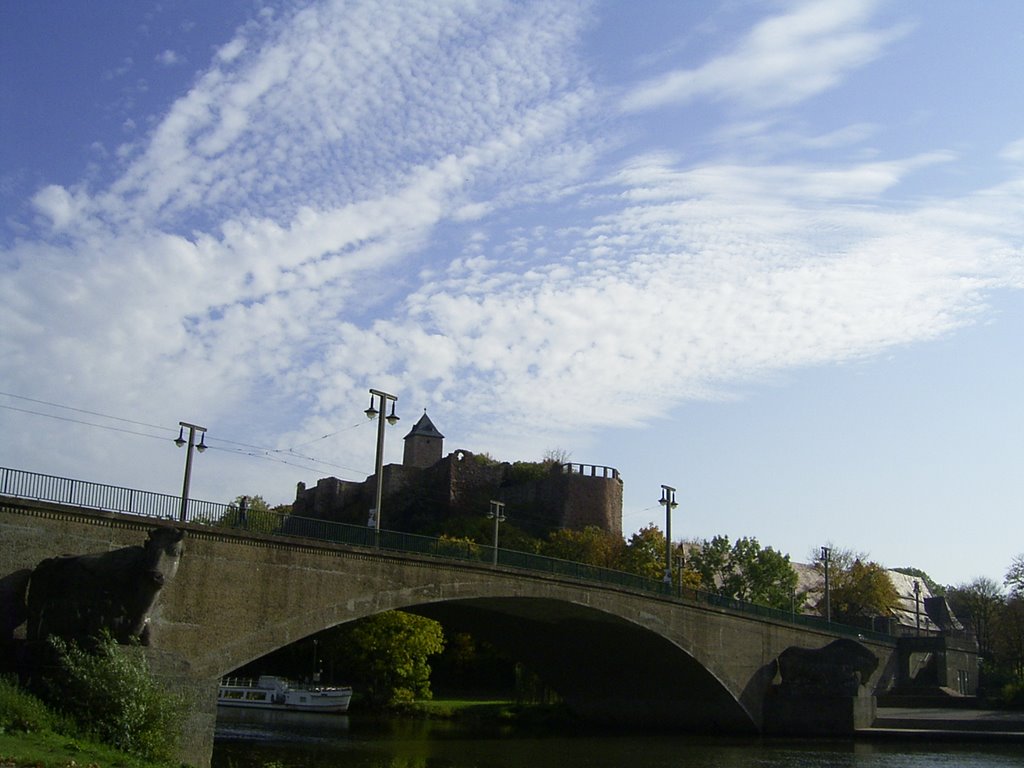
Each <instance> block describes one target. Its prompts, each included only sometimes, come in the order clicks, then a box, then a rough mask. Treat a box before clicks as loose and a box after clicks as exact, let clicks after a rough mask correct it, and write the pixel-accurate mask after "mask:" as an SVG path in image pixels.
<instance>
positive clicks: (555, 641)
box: [0, 499, 896, 765]
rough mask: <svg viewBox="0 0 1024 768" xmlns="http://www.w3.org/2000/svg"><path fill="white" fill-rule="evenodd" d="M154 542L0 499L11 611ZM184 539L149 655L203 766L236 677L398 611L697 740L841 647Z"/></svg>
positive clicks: (471, 574)
mask: <svg viewBox="0 0 1024 768" xmlns="http://www.w3.org/2000/svg"><path fill="white" fill-rule="evenodd" d="M165 524H168V525H171V524H172V523H170V522H166V523H165ZM153 526H154V521H153V520H152V519H145V518H139V517H134V516H129V515H122V514H115V513H103V512H96V511H92V510H82V509H77V508H71V507H62V506H59V505H53V504H46V503H40V502H26V501H24V500H14V499H0V589H5V591H6V593H7V597H8V603H9V604H10V596H11V592H12V589H11V587H12V585H13V584H14V583H15V582H16V581H17V578H18V574H19V573H24V571H25V569H31V568H33V567H34V566H35V565H36V564H37V563H39V562H40V561H41V560H43V559H44V558H46V557H52V556H53V555H57V554H62V553H75V554H78V553H87V552H96V551H103V550H108V549H116V548H119V547H124V546H130V545H134V544H139V543H140V542H141V541H143V540H144V539H145V538H146V535H147V532H148V531H149V530H151V529H152V528H153ZM178 527H183V528H185V529H186V532H187V536H186V539H185V549H184V554H183V555H182V557H181V561H180V565H179V567H178V571H177V574H176V576H175V577H174V578H173V580H172V581H171V582H170V583H169V584H168V585H167V586H166V587H165V588H164V589H163V591H162V592H161V593H160V596H159V598H158V602H157V604H156V606H155V608H154V610H153V612H152V621H151V638H152V641H151V646H150V648H149V650H148V654H149V658H150V663H151V665H152V667H153V669H154V671H156V672H157V674H158V675H160V676H161V677H163V678H165V679H166V680H168V681H169V682H171V683H172V684H173V685H174V686H176V687H178V688H180V689H182V690H184V691H186V693H187V694H188V695H189V697H190V700H191V701H192V708H193V711H192V714H191V716H190V719H189V722H187V723H186V724H185V732H186V734H187V735H188V737H187V743H186V745H185V746H184V748H183V755H182V757H183V759H185V760H186V761H187V762H190V763H192V764H195V765H206V764H208V762H209V756H210V752H211V749H212V739H213V727H214V722H215V718H216V690H217V681H218V679H219V678H220V677H221V676H223V675H225V674H226V673H228V672H230V671H232V670H234V669H236V668H238V667H239V666H241V665H243V664H245V663H246V662H249V661H251V660H253V659H256V658H259V657H260V656H263V655H264V654H266V653H269V652H270V651H273V650H275V649H277V648H280V647H283V646H285V645H288V644H290V643H293V642H295V641H297V640H300V639H302V638H304V637H307V636H309V635H311V634H313V633H315V632H318V631H320V630H323V629H326V628H329V627H332V626H335V625H338V624H342V623H344V622H348V621H352V620H355V619H359V618H362V617H364V616H368V615H371V614H374V613H378V612H382V611H387V610H391V609H397V608H401V609H406V610H410V611H413V612H415V613H419V614H421V615H424V616H429V617H433V618H437V619H439V620H442V621H443V622H445V623H446V624H447V625H449V626H455V627H458V628H460V629H465V630H467V631H470V632H472V633H473V634H475V635H476V636H478V637H481V638H484V639H486V640H488V641H489V642H491V643H493V644H494V645H495V646H496V647H498V648H499V649H502V650H504V651H506V652H507V653H508V654H509V655H510V656H511V657H512V658H516V659H519V660H521V661H523V662H524V663H526V664H527V665H528V666H529V667H530V668H531V669H534V670H536V671H537V672H538V673H539V674H540V676H541V677H542V678H543V679H544V680H545V681H546V682H548V683H549V684H550V685H551V686H552V688H553V689H555V690H557V691H558V692H559V694H560V695H561V696H562V697H563V698H564V700H565V701H566V702H567V703H568V704H569V705H570V706H571V707H572V708H573V709H574V710H575V711H577V712H578V713H579V714H581V715H582V716H584V717H587V718H591V719H594V720H607V721H609V722H615V723H621V724H642V725H645V726H662V727H668V728H678V729H691V730H692V729H702V730H721V731H733V732H749V733H756V732H759V731H760V730H761V729H762V727H763V725H764V717H765V711H764V708H765V707H764V702H765V697H766V694H767V692H768V689H769V687H770V686H771V684H772V681H773V679H774V678H775V676H776V664H775V660H776V658H777V657H778V655H779V654H780V653H781V652H782V651H783V650H784V649H786V648H788V647H790V646H803V647H809V648H814V647H821V646H824V645H826V644H828V643H829V642H830V641H832V640H834V639H836V637H838V636H839V635H838V634H836V632H835V631H830V629H829V627H827V626H825V625H821V626H815V627H808V626H801V625H797V624H793V623H790V622H788V621H786V620H784V618H780V617H778V615H777V614H776V617H775V618H772V617H768V616H760V615H757V614H754V613H744V612H741V611H737V610H730V609H727V608H723V607H715V606H712V605H709V604H707V603H702V602H699V601H696V600H687V599H682V598H679V597H677V596H668V595H654V594H651V593H644V592H640V591H637V590H631V589H627V588H624V587H621V586H612V585H606V584H605V585H603V584H597V583H593V582H586V581H581V580H577V579H573V578H568V577H562V576H552V575H546V574H541V573H535V572H527V571H522V570H516V569H512V568H504V567H497V568H496V567H494V566H492V565H491V564H489V563H477V562H472V563H467V562H460V561H454V560H443V559H439V558H435V557H430V556H423V555H410V554H400V553H394V552H388V551H384V550H377V549H373V548H361V547H352V546H345V545H332V544H328V543H321V542H316V541H312V540H298V539H288V538H284V537H277V536H253V535H249V534H245V533H242V532H236V531H232V530H225V529H217V528H210V527H204V526H199V525H192V524H188V525H184V526H178ZM0 594H2V593H0ZM15 613H16V611H15V610H14V609H12V608H10V605H9V606H8V610H6V611H5V612H4V620H5V622H6V624H7V625H6V626H4V627H2V628H0V629H2V630H3V632H4V633H5V635H6V636H7V637H8V638H9V637H10V636H11V635H12V634H16V632H17V630H16V629H15V628H14V625H15V623H16V622H17V618H18V617H17V616H15V615H14V614H15ZM12 616H13V619H12ZM832 629H833V630H834V629H838V628H835V627H833V628H832ZM0 639H3V637H0ZM862 642H863V643H864V644H865V645H866V646H867V647H869V648H870V650H871V651H872V652H873V653H875V654H876V655H877V656H878V658H879V659H880V664H879V665H878V668H877V670H876V671H875V672H874V674H873V676H872V678H871V680H870V681H866V684H867V686H868V688H869V690H870V689H878V688H885V687H888V685H889V683H890V681H891V680H892V678H893V676H894V675H895V665H896V660H895V641H894V640H893V641H887V640H885V639H883V638H875V639H870V640H863V639H862Z"/></svg>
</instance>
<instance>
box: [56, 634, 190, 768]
mask: <svg viewBox="0 0 1024 768" xmlns="http://www.w3.org/2000/svg"><path fill="white" fill-rule="evenodd" d="M49 643H50V645H51V646H52V648H53V650H54V652H55V654H56V658H57V663H56V667H55V668H54V669H52V670H51V672H50V673H49V674H48V675H47V679H46V680H45V685H44V689H45V690H46V692H47V693H46V698H47V700H48V702H49V703H50V705H51V706H52V707H54V708H55V709H57V710H58V711H61V712H63V713H64V714H66V715H67V716H68V717H70V718H71V719H72V720H74V721H75V723H76V724H77V725H78V727H79V728H80V729H81V730H82V731H84V732H87V733H89V734H92V735H94V736H95V737H96V738H98V739H99V740H100V741H102V742H104V743H106V744H109V745H110V746H112V747H115V748H117V749H119V750H122V751H124V752H128V753H131V754H134V755H138V756H139V757H143V758H145V759H148V760H155V761H168V760H170V759H172V758H173V757H174V755H175V753H176V751H177V745H178V734H179V733H180V722H181V716H182V714H183V710H184V707H183V702H182V700H181V698H180V697H178V696H175V695H172V694H170V693H168V692H167V691H165V690H164V689H163V688H162V687H161V686H160V684H159V683H158V682H157V681H156V680H155V679H154V678H153V676H152V675H151V674H150V672H149V666H148V664H147V663H146V658H145V656H144V655H143V651H142V649H141V648H139V647H138V646H135V647H131V646H120V645H118V644H117V643H116V642H114V640H113V638H111V637H110V635H109V634H105V635H104V636H102V637H101V638H99V639H98V640H96V641H95V643H94V644H90V647H89V649H88V650H86V649H84V648H83V647H81V646H79V645H78V644H77V643H75V642H66V641H64V640H61V639H60V638H57V637H51V638H50V639H49Z"/></svg>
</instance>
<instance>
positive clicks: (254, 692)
mask: <svg viewBox="0 0 1024 768" xmlns="http://www.w3.org/2000/svg"><path fill="white" fill-rule="evenodd" d="M351 699H352V689H351V688H350V687H348V686H342V687H338V688H332V687H325V688H320V687H317V688H306V687H304V686H301V685H297V684H294V683H291V682H289V681H288V680H286V679H285V678H283V677H274V676H273V675H260V677H259V678H258V679H257V680H252V679H243V678H230V677H229V678H224V679H223V680H221V681H220V691H219V693H218V694H217V705H218V706H222V707H249V708H251V709H289V710H294V711H299V712H348V703H349V701H350V700H351Z"/></svg>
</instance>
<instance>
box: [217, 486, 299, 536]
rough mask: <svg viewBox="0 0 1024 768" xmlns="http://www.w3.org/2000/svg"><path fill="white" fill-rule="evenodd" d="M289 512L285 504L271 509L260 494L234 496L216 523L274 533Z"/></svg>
mask: <svg viewBox="0 0 1024 768" xmlns="http://www.w3.org/2000/svg"><path fill="white" fill-rule="evenodd" d="M290 512H291V506H290V505H287V504H282V505H280V506H277V507H274V508H273V509H271V508H270V505H269V504H267V502H266V500H265V499H264V498H263V497H262V496H260V495H255V496H236V497H235V500H234V501H232V502H231V504H230V505H229V506H228V510H227V512H225V513H224V514H223V515H222V516H221V518H220V520H219V521H218V522H217V524H218V525H220V526H221V527H224V528H242V529H244V530H247V531H252V532H253V533H276V532H277V531H279V530H281V522H282V520H283V519H284V516H285V515H287V514H289V513H290Z"/></svg>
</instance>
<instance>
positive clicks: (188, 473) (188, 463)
mask: <svg viewBox="0 0 1024 768" xmlns="http://www.w3.org/2000/svg"><path fill="white" fill-rule="evenodd" d="M185 427H188V449H187V450H186V451H185V482H184V483H182V486H181V511H180V512H179V513H178V519H179V520H180V521H181V522H183V523H184V522H185V513H186V511H187V510H188V486H189V484H190V483H191V482H192V449H193V448H195V449H196V450H197V451H199V452H200V453H202V452H203V451H205V450H206V427H200V426H199V425H198V424H189V423H188V422H187V421H179V422H178V438H177V439H176V440H175V441H174V444H175V445H176V446H178V447H179V448H181V447H182V446H184V445H185V442H186V441H185ZM196 432H199V433H200V436H199V445H196Z"/></svg>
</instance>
